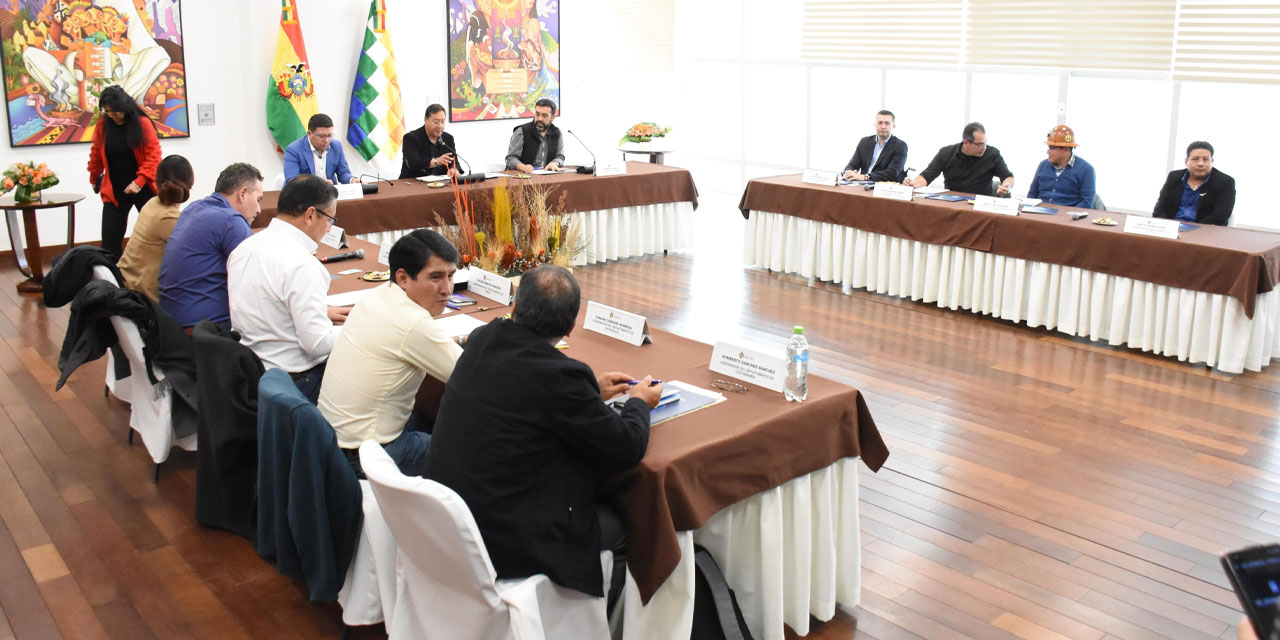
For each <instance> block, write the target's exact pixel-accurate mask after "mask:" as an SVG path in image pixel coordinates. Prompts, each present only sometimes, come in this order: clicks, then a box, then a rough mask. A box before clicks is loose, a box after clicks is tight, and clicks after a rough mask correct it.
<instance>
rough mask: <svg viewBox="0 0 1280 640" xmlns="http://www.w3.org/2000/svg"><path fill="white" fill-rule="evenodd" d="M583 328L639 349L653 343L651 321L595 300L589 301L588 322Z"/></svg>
mask: <svg viewBox="0 0 1280 640" xmlns="http://www.w3.org/2000/svg"><path fill="white" fill-rule="evenodd" d="M583 327H585V328H586V329H588V330H590V331H595V332H596V333H603V334H604V335H606V336H609V337H610V338H616V339H618V340H621V341H623V342H625V343H627V344H630V345H634V346H637V347H638V346H640V345H642V344H644V343H646V342H653V338H652V337H651V336H650V335H649V321H648V320H646V319H645V317H644V316H642V315H637V314H634V313H631V312H630V311H623V310H622V309H615V308H613V307H610V306H609V305H605V304H600V303H599V302H596V301H594V300H588V301H587V320H586V322H585V323H583Z"/></svg>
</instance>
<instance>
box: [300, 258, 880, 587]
mask: <svg viewBox="0 0 1280 640" xmlns="http://www.w3.org/2000/svg"><path fill="white" fill-rule="evenodd" d="M351 244H352V248H361V247H362V248H364V249H365V252H366V257H365V258H364V259H363V260H359V261H357V260H349V261H344V262H339V263H335V264H331V265H328V268H329V271H330V272H332V273H336V272H338V271H341V270H343V269H350V268H360V269H364V270H378V269H385V267H383V266H381V265H377V264H376V262H375V261H376V259H377V247H376V246H374V245H373V244H372V243H370V242H366V241H363V240H358V239H356V240H353V241H352V243H351ZM336 252H337V250H335V249H331V248H329V247H324V246H322V247H321V248H320V250H319V251H317V255H321V256H324V255H330V254H332V253H336ZM360 275H361V274H352V275H350V276H339V278H338V279H336V280H334V281H333V283H332V285H331V286H330V291H331V292H333V293H341V292H343V291H352V290H355V289H359V288H364V287H370V286H377V283H366V282H364V281H362V280H360ZM473 297H474V296H473ZM480 307H487V309H485V310H483V311H481V310H480ZM582 307H583V310H584V313H585V309H586V301H585V300H584V301H583V304H582ZM509 310H510V309H509V308H507V307H498V306H497V303H495V302H493V301H492V300H488V299H486V298H480V302H479V303H478V304H477V305H474V306H471V307H464V311H463V312H464V313H476V314H477V315H478V317H480V318H481V319H486V320H487V319H490V318H493V317H496V316H498V315H501V314H503V313H506V312H508V311H509ZM454 313H458V312H457V311H455V312H454ZM575 326H576V329H575V330H574V332H573V334H572V335H571V336H569V338H567V339H566V342H568V343H569V348H568V349H567V350H566V351H565V353H566V354H567V355H569V356H570V357H572V358H576V359H578V360H581V361H583V362H586V363H587V364H588V365H591V368H592V369H594V370H595V371H596V372H597V373H600V372H603V371H623V372H626V373H628V374H630V375H632V376H633V377H638V378H643V377H644V376H646V375H652V376H654V377H655V378H658V379H660V380H681V381H683V382H688V383H690V384H693V385H697V386H700V387H703V388H708V389H709V388H711V380H712V379H715V378H723V377H724V376H722V375H720V374H715V373H712V372H711V371H710V370H709V369H708V368H707V367H708V366H709V365H710V362H711V347H710V346H708V345H705V344H702V343H700V342H694V341H692V340H688V339H685V338H681V337H680V336H677V335H675V334H671V333H667V332H665V331H661V330H653V337H654V343H653V344H648V345H644V346H642V347H633V346H631V345H629V344H627V343H624V342H621V341H619V340H615V339H613V338H609V337H606V336H603V335H601V334H598V333H595V332H592V331H587V330H586V329H584V328H582V316H579V318H578V322H577V324H576V325H575ZM778 349H779V350H781V349H782V344H781V337H780V338H779V346H778ZM432 382H433V380H432V378H430V377H428V378H427V381H426V383H425V384H428V385H429V384H430V383H432ZM745 386H746V387H747V388H748V389H749V391H748V392H747V393H744V394H737V393H725V395H726V396H727V400H726V401H725V402H722V403H720V404H717V405H715V406H712V407H707V408H704V409H701V410H699V411H695V412H693V413H690V414H688V415H685V416H681V417H679V418H676V419H674V420H670V421H668V422H664V423H662V424H660V425H657V426H655V427H654V428H653V431H652V432H651V434H650V437H649V450H648V452H647V453H645V456H644V459H643V460H641V461H640V465H639V466H637V467H636V468H635V469H632V470H630V471H627V472H625V473H622V474H618V475H616V476H614V477H611V478H607V479H604V480H603V481H602V482H601V483H600V485H599V486H598V487H597V488H598V490H599V492H600V495H601V496H610V499H612V500H613V501H614V502H615V504H616V505H617V507H618V508H619V510H620V512H622V513H623V514H625V518H626V521H627V563H628V565H629V566H630V567H631V575H632V576H633V577H634V578H635V580H636V585H637V586H638V587H639V588H640V595H641V597H642V598H643V600H644V602H646V603H647V602H648V601H649V598H650V597H652V596H653V594H654V592H656V591H657V590H658V587H660V586H662V583H663V582H664V581H665V580H666V579H667V576H669V575H670V574H671V572H672V571H674V570H675V568H676V565H677V564H678V563H679V562H680V546H679V542H678V540H677V538H676V532H677V531H688V530H691V529H696V528H698V527H700V526H702V525H703V524H705V523H706V521H707V519H708V518H710V517H711V516H712V515H714V514H715V513H716V512H717V511H720V510H721V509H723V508H725V507H728V506H729V505H732V504H733V503H735V502H738V501H740V500H744V499H746V498H749V497H751V496H753V495H755V494H757V493H760V492H761V491H765V490H766V489H771V488H773V487H777V486H779V485H781V484H783V483H785V482H787V481H789V480H791V479H793V478H797V477H799V476H802V475H805V474H808V473H812V472H814V471H817V470H818V469H821V468H823V467H827V466H830V465H831V464H833V463H835V462H836V461H837V460H839V459H841V458H847V457H852V456H861V457H862V460H863V462H865V463H866V465H867V466H868V467H870V468H871V469H872V470H879V469H880V466H881V465H882V464H884V462H885V460H886V459H887V458H888V457H889V450H888V448H886V447H885V444H884V440H883V439H881V437H880V431H879V430H878V429H877V428H876V424H875V421H874V420H873V419H872V418H871V413H870V412H869V411H868V409H867V404H866V401H865V400H863V397H862V394H860V393H859V392H858V390H857V389H854V388H852V387H849V386H846V385H843V384H840V383H838V382H834V381H832V380H828V379H826V378H821V377H818V376H810V377H809V396H808V399H806V400H805V401H804V402H803V403H801V404H793V403H789V402H786V401H785V400H783V398H782V394H780V393H776V392H772V391H769V390H767V389H764V388H762V387H757V386H755V385H752V384H746V385H745ZM432 390H434V392H435V393H441V392H442V391H443V389H442V388H440V387H439V386H438V385H436V386H434V387H433V388H432ZM424 391H427V390H425V389H424ZM419 401H420V404H421V403H422V398H421V397H420V398H419Z"/></svg>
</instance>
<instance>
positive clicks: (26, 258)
mask: <svg viewBox="0 0 1280 640" xmlns="http://www.w3.org/2000/svg"><path fill="white" fill-rule="evenodd" d="M81 200H84V196H82V195H80V194H78V193H51V192H45V193H42V194H41V198H40V201H39V202H14V201H13V194H9V195H7V196H4V197H3V198H0V210H4V217H5V222H7V223H8V225H7V226H8V228H9V246H11V247H13V259H14V261H15V262H17V263H18V270H19V271H21V272H22V275H24V276H27V279H26V280H23V281H22V282H19V283H18V291H19V292H22V293H41V292H43V291H44V285H43V280H44V267H43V265H41V264H40V263H41V257H42V256H41V255H40V230H39V228H38V227H37V226H36V212H37V211H40V210H41V209H56V208H58V207H66V208H67V248H68V249H69V248H71V247H72V246H74V245H75V232H76V203H77V202H80V201H81ZM19 211H21V212H22V224H23V226H25V227H26V236H27V238H26V248H25V250H24V248H23V242H22V234H20V233H18V212H19Z"/></svg>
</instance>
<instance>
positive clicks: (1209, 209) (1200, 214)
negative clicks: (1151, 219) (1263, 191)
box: [1152, 140, 1236, 226]
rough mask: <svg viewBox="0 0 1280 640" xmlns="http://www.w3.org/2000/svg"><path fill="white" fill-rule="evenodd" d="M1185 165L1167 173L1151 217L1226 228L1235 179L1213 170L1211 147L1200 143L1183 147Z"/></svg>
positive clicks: (1233, 194)
mask: <svg viewBox="0 0 1280 640" xmlns="http://www.w3.org/2000/svg"><path fill="white" fill-rule="evenodd" d="M1186 164H1187V168H1186V169H1175V170H1173V171H1170V172H1169V177H1167V178H1165V181H1164V186H1163V187H1161V188H1160V197H1159V199H1157V200H1156V208H1155V210H1154V211H1153V212H1152V215H1153V216H1155V217H1157V218H1177V219H1178V220H1181V221H1183V222H1196V223H1199V224H1216V225H1221V226H1226V224H1227V222H1229V221H1230V220H1231V212H1232V210H1234V209H1235V207H1236V181H1235V178H1232V177H1231V176H1229V175H1227V174H1225V173H1223V172H1221V171H1218V170H1217V169H1214V168H1213V145H1211V144H1209V143H1208V142H1205V141H1203V140H1197V141H1195V142H1192V143H1191V144H1190V145H1187V160H1186Z"/></svg>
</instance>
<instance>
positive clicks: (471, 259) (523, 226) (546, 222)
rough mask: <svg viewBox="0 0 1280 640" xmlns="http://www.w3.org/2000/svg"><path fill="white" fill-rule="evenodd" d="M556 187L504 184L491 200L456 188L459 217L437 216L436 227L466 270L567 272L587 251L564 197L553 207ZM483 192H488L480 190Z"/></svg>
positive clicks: (579, 224) (578, 223)
mask: <svg viewBox="0 0 1280 640" xmlns="http://www.w3.org/2000/svg"><path fill="white" fill-rule="evenodd" d="M554 190H555V187H550V188H548V187H547V186H545V185H539V184H530V183H527V182H525V181H521V180H515V181H510V183H509V181H508V180H506V179H502V180H501V181H500V182H499V183H498V185H497V186H495V187H494V188H493V189H491V190H487V191H488V198H487V199H486V198H484V197H483V196H482V197H472V196H473V195H475V192H473V191H470V190H468V189H465V188H463V187H461V186H459V185H458V184H456V182H455V183H454V184H453V194H454V210H453V213H454V218H455V219H456V220H457V224H454V225H450V224H448V223H446V222H445V220H444V219H443V218H441V217H440V214H438V213H437V214H436V225H437V226H438V227H439V228H440V229H441V233H442V234H443V235H444V237H445V238H446V239H448V240H449V242H452V243H453V246H455V247H457V249H458V254H459V255H460V258H461V265H460V266H463V267H466V266H476V267H479V268H481V269H484V270H485V271H492V272H494V273H498V274H501V275H504V276H516V275H520V274H521V273H524V272H525V271H528V270H529V269H532V268H534V267H536V266H538V265H540V264H555V265H559V266H562V267H565V268H568V267H569V266H570V265H572V264H573V260H574V258H577V257H578V256H580V255H582V252H583V251H585V250H586V240H585V238H584V236H583V230H582V221H581V219H580V218H578V217H576V216H573V215H572V214H568V213H565V211H564V194H563V193H561V194H560V197H559V198H558V199H557V200H556V201H555V202H554V203H552V201H551V192H552V191H554ZM481 193H484V192H483V191H481Z"/></svg>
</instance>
